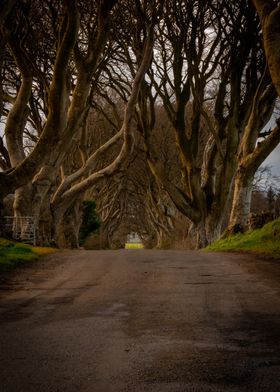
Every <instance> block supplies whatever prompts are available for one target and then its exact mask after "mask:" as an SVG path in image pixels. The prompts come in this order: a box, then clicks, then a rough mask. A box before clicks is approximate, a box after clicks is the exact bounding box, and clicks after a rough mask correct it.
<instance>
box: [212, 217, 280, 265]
mask: <svg viewBox="0 0 280 392" xmlns="http://www.w3.org/2000/svg"><path fill="white" fill-rule="evenodd" d="M205 251H251V252H257V253H266V254H269V255H271V256H273V257H275V258H279V257H280V218H278V219H276V220H274V221H273V222H269V223H267V224H266V225H265V226H263V227H262V228H261V229H257V230H253V231H250V232H247V233H244V234H235V235H232V236H230V237H228V238H225V239H221V240H218V241H216V242H214V243H213V244H211V245H209V246H207V248H205Z"/></svg>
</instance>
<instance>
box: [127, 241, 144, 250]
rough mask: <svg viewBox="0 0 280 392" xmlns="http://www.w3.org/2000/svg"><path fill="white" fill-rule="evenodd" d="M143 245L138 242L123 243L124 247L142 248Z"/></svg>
mask: <svg viewBox="0 0 280 392" xmlns="http://www.w3.org/2000/svg"><path fill="white" fill-rule="evenodd" d="M143 248H144V245H143V244H141V243H139V242H137V243H136V242H127V243H126V244H125V249H143Z"/></svg>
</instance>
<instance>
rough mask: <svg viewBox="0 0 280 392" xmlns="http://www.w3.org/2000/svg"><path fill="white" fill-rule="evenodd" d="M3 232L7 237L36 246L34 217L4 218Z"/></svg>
mask: <svg viewBox="0 0 280 392" xmlns="http://www.w3.org/2000/svg"><path fill="white" fill-rule="evenodd" d="M5 220H6V222H5V231H6V234H7V235H8V236H9V237H12V238H13V239H15V240H17V241H22V242H25V243H28V244H31V245H36V222H35V218H34V216H21V217H14V216H5Z"/></svg>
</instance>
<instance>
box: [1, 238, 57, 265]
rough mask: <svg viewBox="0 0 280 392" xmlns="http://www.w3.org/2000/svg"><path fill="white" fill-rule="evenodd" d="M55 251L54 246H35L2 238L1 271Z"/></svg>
mask: <svg viewBox="0 0 280 392" xmlns="http://www.w3.org/2000/svg"><path fill="white" fill-rule="evenodd" d="M53 252H55V249H52V248H42V247H34V246H31V245H27V244H22V243H19V242H14V241H10V240H6V239H4V238H0V272H3V271H7V270H10V269H13V268H15V267H17V266H18V265H21V264H24V263H27V262H32V261H36V260H38V258H39V257H40V256H42V255H45V254H48V253H53Z"/></svg>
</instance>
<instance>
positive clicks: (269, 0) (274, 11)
mask: <svg viewBox="0 0 280 392" xmlns="http://www.w3.org/2000/svg"><path fill="white" fill-rule="evenodd" d="M252 1H253V3H254V5H255V7H256V9H257V11H258V14H259V17H260V21H261V26H262V32H263V44H264V50H265V54H266V58H267V63H268V67H269V72H270V75H271V79H272V81H273V83H274V86H275V88H276V91H277V94H278V96H280V24H279V20H280V5H279V4H277V3H276V2H275V1H273V0H252Z"/></svg>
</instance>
